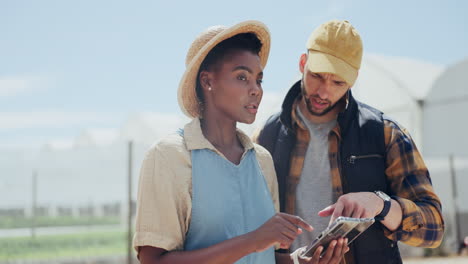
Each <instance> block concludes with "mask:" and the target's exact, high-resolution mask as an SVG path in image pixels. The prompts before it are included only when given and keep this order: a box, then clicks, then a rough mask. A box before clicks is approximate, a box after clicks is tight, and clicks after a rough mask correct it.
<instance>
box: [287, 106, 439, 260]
mask: <svg viewBox="0 0 468 264" xmlns="http://www.w3.org/2000/svg"><path fill="white" fill-rule="evenodd" d="M298 102H299V101H298V100H296V101H295V103H294V105H293V107H292V113H291V114H292V123H293V124H292V125H293V128H294V129H295V131H296V139H297V141H296V145H295V146H294V148H293V151H292V154H291V167H290V171H289V177H288V182H287V186H288V188H287V190H286V199H285V211H286V212H287V213H291V214H294V213H295V202H296V187H297V184H298V183H299V178H300V176H301V172H302V167H303V164H304V157H305V154H306V152H307V146H308V144H309V140H310V136H309V131H308V130H307V128H306V127H305V125H304V124H303V123H302V121H301V120H300V118H299V117H298V115H297V113H296V109H297V107H296V106H297V104H298ZM384 137H385V146H386V149H387V150H386V152H387V155H386V170H385V175H386V177H387V181H388V183H389V186H390V188H391V190H392V191H393V194H394V195H393V196H392V198H393V199H395V200H396V201H397V202H398V203H399V204H400V206H401V208H402V211H403V218H402V223H401V225H400V227H399V228H398V229H397V230H395V231H393V232H392V231H390V230H388V229H384V232H385V236H386V237H387V238H388V239H391V240H394V241H401V242H403V243H405V244H408V245H411V246H416V247H430V248H434V247H438V246H439V245H440V243H441V241H442V237H443V234H444V220H443V218H442V212H441V203H440V200H439V198H438V197H437V195H436V194H435V192H434V189H433V187H432V183H431V179H430V177H429V172H428V170H427V167H426V165H425V164H424V161H423V159H422V157H421V154H420V153H419V151H418V149H417V148H416V145H415V144H414V142H413V140H412V139H411V136H410V135H409V133H408V132H407V131H406V129H403V128H401V127H400V126H399V125H397V124H395V123H394V122H392V121H390V120H385V119H384ZM328 140H329V159H330V166H331V170H330V172H331V177H332V188H333V199H334V201H336V200H337V199H338V197H340V196H341V195H342V194H343V190H342V184H341V175H340V170H339V166H340V164H339V162H338V151H339V144H340V141H341V136H340V127H339V126H338V125H337V126H335V127H334V128H333V129H332V131H331V132H330V134H329V136H328ZM346 263H348V264H349V263H353V261H352V258H348V257H347V258H346Z"/></svg>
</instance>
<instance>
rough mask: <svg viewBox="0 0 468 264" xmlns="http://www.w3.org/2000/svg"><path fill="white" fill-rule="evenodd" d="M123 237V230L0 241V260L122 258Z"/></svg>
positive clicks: (124, 245) (124, 250) (124, 236)
mask: <svg viewBox="0 0 468 264" xmlns="http://www.w3.org/2000/svg"><path fill="white" fill-rule="evenodd" d="M126 238H127V234H126V233H125V232H124V231H113V232H92V233H78V234H67V235H50V236H37V237H36V238H34V239H33V238H31V237H18V238H16V237H14V238H0V261H5V260H18V259H35V260H40V259H42V260H51V259H55V258H67V257H70V258H73V257H96V256H106V255H111V256H118V255H124V254H126V245H127V241H126Z"/></svg>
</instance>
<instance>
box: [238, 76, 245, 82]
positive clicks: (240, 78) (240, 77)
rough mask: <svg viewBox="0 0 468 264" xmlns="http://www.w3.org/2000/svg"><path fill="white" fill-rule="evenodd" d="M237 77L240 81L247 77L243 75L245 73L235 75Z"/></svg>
mask: <svg viewBox="0 0 468 264" xmlns="http://www.w3.org/2000/svg"><path fill="white" fill-rule="evenodd" d="M237 79H238V80H240V81H247V77H245V75H239V76H237Z"/></svg>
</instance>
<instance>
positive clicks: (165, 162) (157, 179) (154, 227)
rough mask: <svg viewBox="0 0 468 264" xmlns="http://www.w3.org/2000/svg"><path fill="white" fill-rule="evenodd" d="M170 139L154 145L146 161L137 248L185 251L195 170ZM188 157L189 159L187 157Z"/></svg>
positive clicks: (135, 238)
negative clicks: (192, 177)
mask: <svg viewBox="0 0 468 264" xmlns="http://www.w3.org/2000/svg"><path fill="white" fill-rule="evenodd" d="M180 140H182V138H181V137H180V136H173V137H172V138H171V137H169V138H167V139H166V140H163V141H161V142H159V143H158V144H156V145H154V146H153V147H152V148H151V149H150V150H149V151H148V153H147V154H146V157H145V159H144V161H143V164H142V167H141V172H140V182H139V186H138V200H137V215H136V230H135V236H134V240H133V246H134V248H135V250H137V251H138V247H140V246H152V247H158V248H163V249H165V250H167V251H171V250H181V249H183V244H184V240H185V234H186V231H187V228H188V223H189V221H190V211H191V194H190V191H191V172H190V170H191V168H190V167H191V166H190V164H189V163H188V161H187V157H185V158H184V156H187V155H188V153H184V152H183V151H180V149H177V147H175V146H174V145H176V146H177V145H181V144H174V141H175V142H176V143H177V141H180ZM184 154H185V155H184Z"/></svg>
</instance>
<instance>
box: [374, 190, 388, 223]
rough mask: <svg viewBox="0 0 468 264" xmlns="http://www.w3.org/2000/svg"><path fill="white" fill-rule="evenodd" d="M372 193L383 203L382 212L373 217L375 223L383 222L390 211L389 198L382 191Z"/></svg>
mask: <svg viewBox="0 0 468 264" xmlns="http://www.w3.org/2000/svg"><path fill="white" fill-rule="evenodd" d="M374 193H375V194H376V195H377V196H378V197H380V198H381V199H382V200H383V201H384V206H383V209H382V212H380V213H379V214H378V215H376V216H375V217H374V219H375V220H376V221H382V220H384V218H385V216H387V214H388V212H389V211H390V205H392V202H391V198H390V196H388V195H387V194H386V193H384V192H382V191H374Z"/></svg>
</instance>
